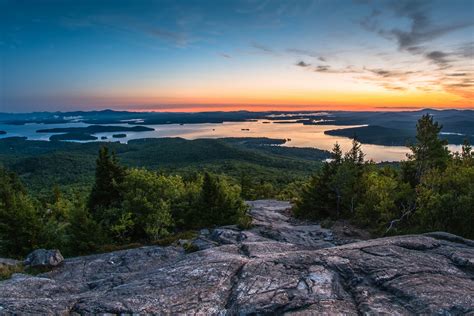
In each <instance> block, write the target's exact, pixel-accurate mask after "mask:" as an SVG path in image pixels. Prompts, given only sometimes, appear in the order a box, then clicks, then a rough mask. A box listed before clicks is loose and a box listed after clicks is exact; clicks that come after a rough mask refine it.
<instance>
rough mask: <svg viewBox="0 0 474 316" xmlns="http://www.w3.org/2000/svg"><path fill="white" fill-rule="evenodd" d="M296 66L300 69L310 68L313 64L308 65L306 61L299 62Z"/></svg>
mask: <svg viewBox="0 0 474 316" xmlns="http://www.w3.org/2000/svg"><path fill="white" fill-rule="evenodd" d="M295 65H296V66H299V67H309V66H311V64H308V63H305V62H304V61H302V60H301V61H299V62H297V63H296V64H295Z"/></svg>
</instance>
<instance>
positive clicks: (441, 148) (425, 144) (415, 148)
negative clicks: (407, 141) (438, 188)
mask: <svg viewBox="0 0 474 316" xmlns="http://www.w3.org/2000/svg"><path fill="white" fill-rule="evenodd" d="M441 129H442V125H440V124H439V123H438V122H434V121H433V117H432V116H431V115H429V114H425V115H423V116H422V117H421V119H419V120H418V123H417V124H416V143H415V144H413V145H411V146H409V148H410V150H411V151H412V153H411V154H408V155H407V157H408V161H407V162H406V163H404V164H403V166H402V170H403V173H404V178H405V179H406V180H408V182H410V183H411V184H412V185H416V184H418V183H419V182H420V179H421V177H422V176H423V175H424V174H425V173H426V172H427V171H428V170H430V169H432V168H439V169H441V170H443V169H444V168H446V166H447V163H448V161H449V159H450V155H449V151H448V148H447V146H446V145H447V141H446V140H442V139H440V138H439V133H440V131H441Z"/></svg>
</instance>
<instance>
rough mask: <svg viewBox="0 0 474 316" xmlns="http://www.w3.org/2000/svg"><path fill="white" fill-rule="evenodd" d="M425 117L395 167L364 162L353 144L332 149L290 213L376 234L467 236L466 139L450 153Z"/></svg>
mask: <svg viewBox="0 0 474 316" xmlns="http://www.w3.org/2000/svg"><path fill="white" fill-rule="evenodd" d="M440 130H441V126H440V125H439V124H438V123H437V122H434V121H433V118H432V117H431V116H429V115H425V116H423V117H422V118H421V119H420V120H419V122H418V124H417V137H416V139H417V142H416V143H415V144H413V145H411V146H410V149H411V151H412V153H411V154H410V155H408V158H409V160H408V161H406V162H403V163H402V167H401V170H400V171H399V170H398V169H394V168H392V167H390V166H385V167H383V168H380V167H379V168H377V167H376V166H374V165H373V164H367V163H365V162H364V159H363V153H362V151H361V149H360V145H359V144H358V143H357V142H354V143H353V146H352V149H351V150H350V151H349V152H348V153H346V154H345V155H344V157H343V156H342V153H341V150H340V148H339V146H337V144H336V146H335V147H334V149H333V153H332V156H333V159H332V161H330V162H328V163H326V164H325V165H324V166H323V168H322V170H321V172H319V173H318V174H316V175H315V176H314V177H313V178H312V179H311V180H310V182H309V183H308V184H307V185H306V186H305V187H304V189H303V190H302V192H301V194H300V197H299V198H298V199H297V202H296V207H295V209H294V212H295V215H296V216H299V217H304V218H311V219H321V220H327V219H328V218H329V219H341V218H342V219H349V220H352V221H354V222H355V223H357V224H359V225H361V226H364V227H366V228H368V229H370V230H371V231H373V232H374V233H376V234H378V235H385V234H394V233H412V232H426V231H433V230H443V231H448V232H451V233H454V234H460V235H462V236H465V237H468V238H473V236H474V230H473V227H474V226H473V225H472V223H474V158H473V157H474V156H473V153H472V150H471V146H470V145H469V143H468V142H467V141H466V142H465V143H464V145H463V149H462V152H461V153H455V154H453V155H451V154H450V153H449V151H448V150H447V147H446V142H445V141H443V140H441V139H440V138H439V132H440Z"/></svg>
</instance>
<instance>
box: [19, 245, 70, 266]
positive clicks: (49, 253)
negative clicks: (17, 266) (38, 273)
mask: <svg viewBox="0 0 474 316" xmlns="http://www.w3.org/2000/svg"><path fill="white" fill-rule="evenodd" d="M63 261H64V258H63V256H62V255H61V252H60V251H59V250H57V249H53V250H46V249H36V250H35V251H33V252H31V253H30V254H29V255H28V256H26V259H25V261H24V262H23V264H24V265H25V266H30V267H45V268H52V267H56V266H58V265H60V264H61V263H62V262H63Z"/></svg>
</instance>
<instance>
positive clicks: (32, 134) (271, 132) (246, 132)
mask: <svg viewBox="0 0 474 316" xmlns="http://www.w3.org/2000/svg"><path fill="white" fill-rule="evenodd" d="M88 125H89V124H85V123H67V124H26V125H5V124H0V130H4V131H6V132H7V134H6V135H0V138H5V137H11V136H24V137H27V138H28V139H30V140H44V141H47V140H48V139H49V137H50V136H51V135H53V134H49V133H36V131H37V130H39V129H45V128H56V127H85V126H88ZM101 125H107V124H101ZM111 125H114V126H118V125H121V126H131V125H129V124H111ZM144 126H147V127H151V128H154V129H155V130H154V131H149V132H120V134H126V135H127V136H126V137H125V138H120V139H117V138H112V134H117V133H116V132H115V133H96V134H93V135H94V136H96V137H98V138H99V139H100V138H101V137H102V136H105V137H107V139H106V140H101V141H115V142H121V143H127V142H128V141H129V140H132V139H139V138H160V137H182V138H185V139H196V138H222V137H268V138H279V139H282V138H284V139H287V140H288V141H287V142H286V144H285V145H284V146H289V147H314V148H319V149H325V150H331V149H332V147H333V145H334V144H335V143H336V142H337V143H339V144H340V145H341V147H342V149H343V150H344V151H346V150H348V149H349V148H350V146H351V142H352V140H351V139H349V138H346V137H339V136H330V135H325V134H324V131H327V130H332V129H341V128H349V127H355V126H336V125H303V124H301V123H290V122H287V123H285V124H281V123H275V122H274V121H269V120H257V121H248V122H225V123H218V124H214V123H204V124H184V125H181V124H165V125H144ZM448 147H449V149H450V150H451V151H460V150H461V146H460V145H449V146H448ZM362 149H363V151H364V153H365V154H366V158H367V159H372V160H374V161H377V162H380V161H399V160H403V159H405V158H406V154H407V153H408V152H409V150H408V148H406V147H403V146H380V145H370V144H362Z"/></svg>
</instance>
